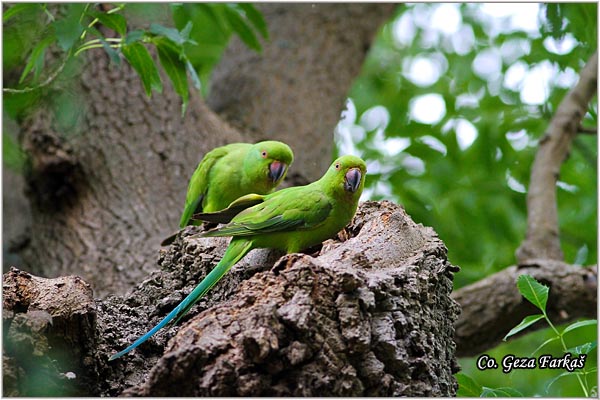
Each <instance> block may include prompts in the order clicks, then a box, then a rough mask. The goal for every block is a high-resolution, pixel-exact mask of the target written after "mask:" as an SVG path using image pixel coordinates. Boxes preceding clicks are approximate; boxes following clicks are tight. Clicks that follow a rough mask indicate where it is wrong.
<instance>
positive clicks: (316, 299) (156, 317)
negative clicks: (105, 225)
mask: <svg viewBox="0 0 600 400" xmlns="http://www.w3.org/2000/svg"><path fill="white" fill-rule="evenodd" d="M202 229H203V228H202V227H188V228H186V229H185V230H183V231H182V232H181V233H180V235H179V236H178V238H177V239H176V240H175V242H174V243H173V245H172V246H171V247H169V248H168V249H163V250H161V252H160V256H159V265H160V270H159V271H156V272H154V273H152V274H151V275H150V277H149V278H148V279H146V280H145V281H144V282H142V283H140V284H139V285H138V286H137V287H136V288H135V289H134V290H133V291H132V292H131V293H129V294H127V295H126V296H109V297H108V298H106V299H104V300H97V302H96V305H97V328H96V332H95V333H96V337H95V338H93V342H94V343H96V349H95V350H96V352H95V357H94V360H96V364H95V365H94V366H93V368H92V369H93V370H94V371H96V373H97V377H98V378H97V382H96V384H95V386H94V385H90V386H89V391H90V392H89V393H88V395H103V396H116V395H134V396H136V395H142V396H453V395H455V393H456V390H457V384H456V381H455V379H454V377H453V373H455V372H457V370H458V366H457V363H456V359H455V344H454V341H453V335H454V322H455V321H456V319H457V316H458V313H459V306H458V304H457V303H456V302H454V301H453V300H452V299H451V297H450V293H451V291H452V279H453V273H454V272H456V271H457V270H458V269H457V268H456V267H454V266H452V265H451V264H450V263H449V262H448V260H447V257H446V251H447V250H446V247H445V246H444V244H443V243H442V241H441V240H440V239H439V238H438V237H437V235H436V233H435V232H434V231H433V229H431V228H428V227H423V226H422V225H420V224H416V223H414V222H413V221H412V220H411V219H410V217H408V215H407V214H406V213H405V212H404V210H403V209H402V208H401V207H400V206H397V205H395V204H393V203H391V202H388V201H383V202H365V203H361V205H360V206H359V210H358V212H357V214H356V216H355V218H354V219H353V221H352V222H351V223H350V224H349V225H348V227H347V228H346V229H345V230H343V231H342V232H340V233H339V234H338V236H337V237H336V238H334V239H331V240H328V241H326V242H325V243H323V245H322V246H318V247H316V248H312V249H309V250H307V251H306V253H297V254H288V255H283V254H282V253H281V252H276V251H272V250H267V249H259V250H253V251H252V252H250V253H249V254H248V255H247V256H246V257H245V258H244V259H243V260H242V261H240V262H239V263H238V264H237V265H236V266H234V267H233V268H232V269H231V271H229V273H228V274H226V275H225V277H224V278H223V279H222V280H221V281H220V282H219V283H218V284H217V285H216V286H215V287H214V288H213V289H212V290H211V291H210V292H209V293H208V294H207V295H206V296H205V298H203V299H201V300H200V301H199V302H198V303H197V305H196V306H194V308H192V310H191V311H190V313H188V315H186V318H184V319H183V320H182V321H181V322H180V324H179V325H169V326H168V327H166V328H165V329H162V330H161V331H159V332H158V333H157V334H156V335H155V336H154V337H153V338H151V339H150V340H148V341H147V342H146V343H144V344H143V345H141V346H140V347H138V348H137V349H136V350H134V351H133V352H131V353H129V354H127V355H126V356H124V357H122V358H120V359H117V360H115V361H113V362H110V363H109V362H107V359H108V357H109V356H110V355H111V354H112V353H114V352H115V351H117V350H120V349H122V348H123V347H124V346H126V345H128V344H129V343H131V342H132V341H133V340H135V339H136V338H137V337H138V336H139V335H141V334H143V333H145V332H146V331H147V330H148V329H149V328H151V327H152V326H153V325H154V324H156V323H158V322H159V321H160V319H162V318H163V317H164V316H165V315H166V314H167V313H168V312H169V311H170V310H171V309H172V308H173V307H175V306H176V305H177V304H178V303H179V302H180V301H181V300H182V299H183V297H184V296H185V295H187V293H189V292H190V291H191V290H192V289H193V288H194V287H195V286H196V285H197V284H198V282H199V281H200V280H201V279H202V278H203V277H204V276H205V275H206V274H207V273H208V271H210V269H212V268H213V267H214V265H215V264H216V263H217V261H218V259H219V258H220V257H221V256H222V254H223V253H224V250H225V248H226V246H227V244H228V242H229V239H228V238H200V237H197V235H196V233H198V232H200V231H201V230H202ZM195 236H196V237H195Z"/></svg>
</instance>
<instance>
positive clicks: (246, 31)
mask: <svg viewBox="0 0 600 400" xmlns="http://www.w3.org/2000/svg"><path fill="white" fill-rule="evenodd" d="M224 11H225V16H226V17H227V20H228V21H229V24H230V25H231V28H232V29H233V30H234V31H235V33H237V34H238V36H239V37H240V39H242V41H243V42H244V43H245V44H246V46H248V47H250V48H251V49H253V50H256V51H261V49H262V47H261V45H260V42H259V41H258V39H257V38H256V35H255V34H254V32H252V29H250V27H249V26H248V24H247V23H246V21H244V19H243V18H242V17H241V16H240V14H239V13H238V12H237V11H236V10H234V9H233V8H231V7H225V8H224Z"/></svg>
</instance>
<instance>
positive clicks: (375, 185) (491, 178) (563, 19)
mask: <svg viewBox="0 0 600 400" xmlns="http://www.w3.org/2000/svg"><path fill="white" fill-rule="evenodd" d="M3 11H4V14H3V23H4V25H3V60H4V62H3V74H4V86H5V88H6V87H10V88H15V89H23V88H34V90H29V91H25V92H23V93H6V92H5V93H4V102H3V105H4V108H3V116H4V126H3V127H4V130H3V141H2V143H3V167H5V168H10V169H12V170H15V171H20V170H21V169H22V167H23V165H25V163H26V154H24V153H23V152H22V151H21V150H20V149H19V145H18V140H17V139H16V138H17V133H18V132H17V130H18V123H19V122H21V121H22V120H23V119H24V118H25V117H26V116H27V114H28V113H29V112H30V111H31V110H32V109H33V108H34V107H41V106H44V107H46V109H47V110H49V112H52V113H54V114H55V115H54V120H55V121H57V122H58V125H59V127H60V128H61V130H62V132H63V133H64V134H68V133H77V132H78V131H77V128H78V124H77V122H78V118H80V117H81V116H80V115H81V113H80V112H79V110H78V107H79V102H78V101H77V95H76V93H75V89H74V88H73V86H72V85H73V84H72V82H73V79H71V78H72V77H73V76H75V75H77V74H78V73H79V71H80V68H82V63H81V57H78V56H74V54H75V53H76V52H77V51H80V52H83V51H85V50H86V49H87V48H96V47H98V48H103V49H104V50H105V51H106V52H107V53H108V54H109V56H110V57H111V60H113V67H118V65H119V64H120V63H121V62H122V59H121V58H120V55H119V53H120V52H122V55H123V56H124V59H125V60H126V61H127V62H129V63H131V65H132V66H133V67H134V69H135V70H136V71H137V72H138V74H139V75H140V78H141V79H140V87H142V88H143V89H144V90H145V92H146V93H147V94H148V95H151V94H152V92H153V91H155V92H158V93H160V92H161V90H162V88H163V85H164V84H165V83H164V82H161V79H160V76H159V75H158V70H159V68H164V70H165V71H166V72H167V76H168V77H169V80H170V83H169V84H172V85H173V86H174V88H175V89H176V91H177V92H178V93H179V94H180V96H181V97H182V100H183V101H182V103H183V104H182V106H183V107H182V111H184V110H185V104H186V101H187V98H188V95H189V92H188V90H189V89H188V86H189V85H188V84H189V83H192V85H193V86H194V87H196V88H200V90H201V93H202V94H203V95H206V94H207V93H208V91H209V90H210V74H211V71H212V69H213V68H214V66H215V65H216V64H217V63H218V62H219V59H220V57H221V54H222V53H223V51H224V49H225V48H226V46H227V43H228V42H229V40H230V38H231V37H232V35H234V34H235V35H238V36H239V37H240V39H241V40H242V41H243V42H244V43H245V44H246V46H248V47H249V48H251V49H253V50H256V51H260V50H261V48H262V45H261V41H263V40H268V39H269V34H268V26H267V24H266V23H265V21H264V19H263V17H262V15H261V14H260V12H258V11H257V10H256V9H255V8H254V7H253V6H252V5H251V4H249V3H243V4H225V3H218V4H208V3H204V4H192V3H172V4H162V3H126V4H114V5H107V7H104V6H102V7H91V6H90V5H86V4H83V3H77V4H69V5H62V6H57V5H47V4H37V3H21V4H12V5H8V4H6V3H4V4H3ZM596 17H597V5H596V4H595V3H552V4H540V3H519V4H503V3H490V4H484V3H471V4H462V3H437V4H436V3H417V4H406V5H401V6H399V7H398V8H397V10H396V13H395V15H394V16H393V17H392V18H391V19H390V21H389V22H388V23H387V24H385V26H383V28H382V29H381V31H380V34H379V35H378V36H377V37H376V39H375V40H374V42H373V44H372V46H371V49H370V52H369V56H368V58H367V60H366V62H365V64H364V66H363V68H362V71H361V73H360V75H359V76H358V77H357V78H356V80H355V82H354V85H353V86H352V88H351V90H350V92H349V94H348V97H349V99H348V102H347V107H346V110H345V111H344V112H343V113H342V118H341V120H340V122H339V124H338V126H337V127H336V131H335V140H336V145H337V146H336V150H335V154H333V155H332V157H336V156H337V155H338V154H348V153H351V154H357V155H360V156H362V157H363V158H364V159H365V160H366V161H367V163H368V170H369V173H368V176H367V183H366V190H365V192H364V195H363V198H364V199H374V200H379V199H389V200H392V201H395V202H397V203H399V204H401V205H403V206H404V207H405V208H406V210H407V212H408V213H409V214H410V215H411V216H412V218H413V219H414V220H415V221H417V222H420V223H423V224H424V225H428V226H432V227H433V228H434V229H435V230H436V232H438V234H439V235H440V237H441V239H442V240H444V242H445V243H446V245H447V247H448V250H449V257H450V260H451V262H452V263H453V264H456V265H459V266H460V267H461V271H460V272H459V273H458V274H456V278H455V287H456V288H460V287H462V286H464V285H467V284H470V283H473V282H475V281H477V280H480V279H482V278H484V277H486V276H488V275H490V274H492V273H494V272H497V271H499V270H501V269H503V268H505V267H506V266H509V265H511V264H514V262H515V257H514V252H515V250H516V249H517V247H518V246H519V244H520V243H521V241H522V240H523V238H524V235H525V230H526V215H527V214H526V203H525V201H526V193H527V187H528V184H529V175H530V172H531V171H530V169H531V165H532V162H533V159H534V156H535V153H536V151H537V144H538V140H539V139H540V137H541V136H542V135H543V133H544V131H545V129H546V128H547V126H548V123H549V122H550V119H551V118H552V116H553V114H554V113H555V111H556V109H557V107H558V105H559V103H560V101H561V100H562V99H563V97H564V96H565V94H566V93H567V91H568V90H569V89H570V88H571V87H572V86H573V85H574V84H575V83H576V82H577V79H578V73H579V71H580V70H581V68H582V66H583V65H584V64H585V63H586V61H587V60H588V58H589V57H590V56H591V55H592V53H593V52H594V51H595V50H596V49H597V19H596ZM94 21H96V22H94ZM99 24H102V25H104V26H105V27H106V28H107V29H102V30H100V29H97V26H98V25H99ZM23 26H27V29H22V27H23ZM82 35H83V36H82ZM86 46H87V47H86ZM152 46H155V47H158V56H159V57H157V56H154V57H153V56H151V54H152ZM161 54H162V55H161ZM56 72H60V73H58V74H56V78H55V80H54V81H53V83H52V85H47V86H41V85H42V84H43V83H44V82H45V81H46V80H48V78H49V77H52V74H54V73H56ZM36 87H37V88H36ZM154 95H156V93H154ZM583 126H584V127H585V128H589V129H595V128H596V126H597V99H595V100H594V102H593V104H591V105H590V108H589V110H588V113H587V114H586V115H585V118H584V122H583ZM596 182H597V135H589V134H587V135H579V136H578V137H577V138H576V139H575V141H574V143H573V148H572V151H571V153H570V157H569V159H568V160H566V162H565V163H564V164H563V166H562V169H561V174H560V178H559V183H558V185H557V191H558V202H559V203H558V205H559V221H560V232H561V243H562V248H563V251H564V254H565V261H567V262H568V263H574V264H581V265H589V264H594V263H597V246H596V243H597V229H596V226H597V225H596V221H597V201H596V193H597V188H596ZM551 334H552V333H551V332H548V331H541V332H537V333H535V334H534V335H529V336H524V337H520V338H518V339H515V340H511V341H510V342H508V343H503V344H502V345H501V346H498V347H497V348H496V349H492V350H490V351H489V352H488V353H489V354H490V355H491V356H493V357H496V358H497V359H498V360H500V359H501V358H502V357H503V356H504V355H506V354H517V355H521V356H527V355H529V353H530V352H531V351H532V350H533V349H535V348H536V347H537V346H538V345H539V342H540V338H541V340H543V339H544V337H550V335H551ZM577 334H578V337H577V338H572V339H573V341H574V345H575V344H577V343H575V342H580V343H584V342H592V341H594V340H596V338H597V334H596V331H595V330H593V329H591V327H590V328H586V329H581V330H580V332H578V333H577ZM547 351H548V352H549V353H551V354H556V355H559V356H560V355H561V354H562V350H561V349H560V348H559V347H558V346H557V347H555V348H552V347H551V346H549V348H548V349H547ZM475 359H476V358H469V359H461V360H460V364H461V366H462V368H463V372H464V373H465V374H467V375H469V376H471V377H473V378H474V379H475V381H477V382H478V383H479V384H481V385H483V386H487V387H492V388H494V387H500V386H511V387H514V388H515V389H517V390H518V391H520V392H521V393H524V394H526V395H531V396H538V395H539V396H578V395H581V393H580V392H578V386H577V383H576V380H575V379H574V378H569V377H566V378H564V379H561V381H557V382H556V383H554V384H553V385H552V386H551V387H548V382H549V381H550V380H551V379H552V378H553V377H556V375H558V372H557V371H551V370H545V371H540V370H534V371H515V372H513V373H511V374H510V375H508V376H506V375H504V374H503V373H502V372H501V371H500V370H486V371H479V370H477V368H476V366H475V365H476V364H475ZM588 362H589V364H588V365H591V366H595V365H596V354H595V352H593V353H592V354H591V356H590V359H589V360H588ZM592 369H593V368H592ZM507 378H508V382H507ZM588 379H590V380H592V381H594V382H591V383H590V386H596V385H597V378H596V376H595V375H594V376H590V377H588Z"/></svg>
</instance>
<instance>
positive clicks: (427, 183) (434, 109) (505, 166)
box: [336, 3, 597, 288]
mask: <svg viewBox="0 0 600 400" xmlns="http://www.w3.org/2000/svg"><path fill="white" fill-rule="evenodd" d="M502 7H503V5H501V4H496V5H494V4H414V5H409V6H403V7H401V8H400V9H399V11H398V14H397V16H396V17H395V18H394V19H393V20H392V21H390V22H389V23H388V24H386V25H385V26H384V27H383V30H382V31H381V33H380V35H379V36H378V38H377V40H376V41H375V44H374V46H373V47H372V49H371V51H370V54H369V57H368V59H367V61H366V63H365V65H364V67H363V71H362V73H361V75H360V77H359V78H358V79H357V80H356V81H355V83H354V85H353V87H352V89H351V91H350V98H351V100H349V102H348V108H347V110H346V111H345V113H344V115H343V118H342V121H341V122H340V124H339V125H338V128H337V132H336V133H337V143H338V150H337V151H338V152H339V153H354V154H358V155H361V156H362V157H363V158H365V160H367V167H368V171H369V172H368V177H367V182H366V191H365V197H368V198H371V199H375V200H377V199H383V198H387V199H392V200H395V201H397V202H399V203H400V204H402V205H403V206H404V207H405V208H406V210H407V212H408V213H409V214H410V215H411V216H412V217H413V218H414V219H415V220H416V221H417V222H421V223H423V224H425V225H429V226H432V227H434V229H435V230H436V232H438V233H439V235H440V237H441V238H442V239H443V240H444V242H445V243H446V245H447V247H448V250H449V257H450V260H451V261H452V262H453V263H455V264H457V265H459V266H461V272H460V273H459V274H457V276H456V280H455V285H456V287H457V288H459V287H461V286H464V285H466V284H468V283H471V282H474V281H477V280H479V279H481V278H482V277H484V276H486V275H489V274H491V273H493V272H496V271H498V270H500V269H502V268H505V267H506V266H508V265H511V264H513V263H514V262H515V258H514V252H515V250H516V249H517V248H518V246H519V244H520V243H521V241H522V240H523V238H524V236H525V231H526V220H527V217H526V216H527V210H526V193H527V184H528V181H529V177H530V173H531V165H532V162H533V159H534V156H535V153H536V151H537V141H538V140H539V139H540V137H541V136H542V134H543V133H544V131H545V129H546V128H547V126H548V123H549V121H550V119H551V117H552V116H553V114H554V112H555V110H556V108H557V107H558V104H559V103H560V101H561V100H562V99H563V97H564V95H565V94H566V92H567V90H568V89H570V88H571V87H572V86H573V85H574V83H575V82H576V80H577V73H578V71H579V70H580V69H581V68H582V66H583V65H584V64H585V62H587V60H588V58H589V57H590V56H591V54H592V53H593V52H594V50H595V49H596V47H597V44H596V32H597V29H596V21H595V19H594V16H595V15H596V8H597V6H596V4H589V3H588V4H552V5H549V6H547V7H546V6H543V7H542V8H539V6H538V5H537V4H524V5H514V7H513V5H511V6H510V8H509V7H506V6H504V8H502ZM517 7H521V8H520V9H518V10H515V11H514V14H511V13H510V11H511V9H515V8H517ZM532 7H533V8H532ZM538 8H539V9H538ZM507 10H508V11H509V12H507ZM503 13H504V14H503ZM536 13H537V14H536ZM546 14H550V17H546ZM532 15H533V17H534V18H531V16H532ZM536 17H539V18H537V21H536ZM519 18H520V19H519ZM596 107H597V105H596V101H594V104H592V105H591V107H590V109H589V113H588V114H587V115H586V116H585V119H584V126H589V127H595V126H596V123H597V112H596ZM596 143H597V137H596V136H595V135H580V136H579V137H577V138H576V140H575V143H574V146H573V151H572V152H571V155H570V158H569V159H568V160H567V161H566V162H565V163H564V164H563V167H562V169H561V176H560V181H559V184H558V188H557V190H558V201H559V220H560V230H561V243H562V247H563V251H564V253H565V259H566V261H567V262H570V263H578V264H592V263H595V262H596V259H597V249H596V238H597V232H596V230H595V229H593V227H594V226H595V221H596V219H597V207H596V184H595V182H596V175H597V167H596V159H597V150H596ZM336 155H337V154H336Z"/></svg>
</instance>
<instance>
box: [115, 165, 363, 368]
mask: <svg viewBox="0 0 600 400" xmlns="http://www.w3.org/2000/svg"><path fill="white" fill-rule="evenodd" d="M365 175H366V165H365V162H364V161H363V160H361V159H360V158H358V157H355V156H342V157H340V158H338V159H337V160H335V161H334V162H333V164H331V167H329V169H328V170H327V172H326V173H325V175H324V176H323V177H322V178H321V179H319V180H318V181H316V182H313V183H311V184H309V185H306V186H296V187H291V188H287V189H282V190H280V191H277V192H274V193H271V194H267V195H256V194H250V195H246V196H244V197H242V198H240V199H238V200H236V201H235V202H233V203H232V204H231V206H230V207H229V208H228V209H226V210H223V211H222V212H217V213H202V214H200V215H197V216H196V217H197V218H200V219H202V220H208V221H221V220H228V219H229V218H230V217H229V216H228V215H230V214H231V212H232V210H233V209H235V210H242V211H241V212H239V214H237V215H235V217H233V219H231V222H229V223H228V224H226V225H223V226H221V227H219V228H216V229H213V230H211V231H208V232H204V233H202V234H201V236H205V237H206V236H232V239H231V242H230V243H229V246H228V247H227V250H226V251H225V254H224V255H223V258H222V259H221V261H219V263H218V264H217V265H216V267H215V268H214V269H213V270H212V271H211V272H210V273H209V274H208V275H207V276H206V277H205V278H204V279H203V280H202V281H201V282H200V284H199V285H198V286H197V287H196V288H195V289H194V290H193V291H192V292H191V293H190V294H189V295H188V296H187V297H186V298H185V299H184V300H183V301H182V302H181V303H179V305H178V306H177V307H175V309H174V310H173V311H171V312H170V313H169V314H168V315H167V316H166V317H165V318H164V319H163V320H162V321H161V322H160V323H158V325H156V326H155V327H154V328H152V329H151V330H150V331H149V332H148V333H146V334H145V335H143V336H142V337H140V338H139V339H137V340H136V341H135V342H134V343H133V344H132V345H131V346H129V347H127V348H126V349H125V350H123V351H121V352H119V353H117V354H115V355H113V356H112V357H111V358H110V359H111V360H114V359H115V358H118V357H121V356H122V355H124V354H126V353H128V352H129V351H131V350H133V349H134V348H136V347H137V346H139V345H140V344H142V343H143V342H145V341H146V340H147V339H148V338H150V337H151V336H152V335H153V334H154V333H156V332H157V331H158V330H159V329H161V328H162V327H163V326H165V325H166V324H167V323H169V322H170V321H171V320H173V319H176V322H177V321H178V320H179V319H180V318H181V317H182V316H183V315H185V314H186V313H187V312H188V311H189V309H190V308H191V307H192V306H193V305H194V304H195V303H196V302H197V301H198V299H200V298H201V297H202V296H203V295H204V294H205V293H206V292H208V291H209V290H210V289H211V288H212V287H213V286H214V285H215V284H216V283H217V282H218V281H219V280H220V279H221V278H222V277H223V275H225V273H226V272H227V271H229V269H230V268H231V267H232V266H233V265H234V264H235V263H237V262H238V261H239V260H241V259H242V257H244V256H245V255H246V254H247V253H248V252H249V251H250V250H252V249H255V248H274V249H281V250H284V251H286V252H288V253H294V252H298V251H300V250H303V249H306V248H309V247H311V246H314V245H316V244H319V243H321V242H322V241H323V240H326V239H329V238H331V237H333V236H334V235H335V234H336V233H338V232H339V231H340V230H341V229H343V228H344V227H345V226H346V225H347V224H348V223H349V222H350V220H351V219H352V217H353V216H354V214H355V212H356V208H357V207H358V199H359V198H360V195H361V193H362V190H363V187H364V181H365ZM245 207H248V208H245ZM223 215H225V217H223Z"/></svg>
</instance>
